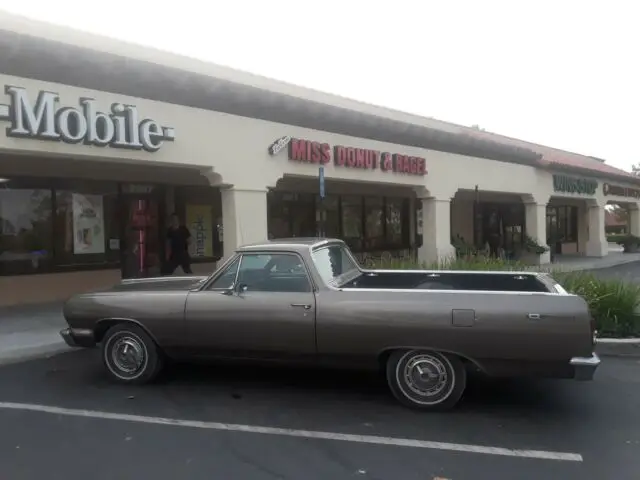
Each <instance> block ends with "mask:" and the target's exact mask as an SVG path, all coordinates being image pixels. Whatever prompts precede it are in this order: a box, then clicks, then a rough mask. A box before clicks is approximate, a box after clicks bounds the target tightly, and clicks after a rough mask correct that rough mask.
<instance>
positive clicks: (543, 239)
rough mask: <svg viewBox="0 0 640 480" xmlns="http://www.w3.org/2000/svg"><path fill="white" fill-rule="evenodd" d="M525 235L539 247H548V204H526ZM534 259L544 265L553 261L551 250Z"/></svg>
mask: <svg viewBox="0 0 640 480" xmlns="http://www.w3.org/2000/svg"><path fill="white" fill-rule="evenodd" d="M524 215H525V233H526V234H527V236H528V237H530V238H531V239H532V240H534V241H535V242H536V243H537V244H538V245H541V246H546V247H547V248H549V246H548V245H547V204H546V203H539V202H531V203H525V205H524ZM537 257H538V258H536V259H534V261H535V263H538V264H540V265H544V264H546V263H549V262H550V261H551V253H550V250H547V251H546V252H545V253H543V254H542V255H538V256H537Z"/></svg>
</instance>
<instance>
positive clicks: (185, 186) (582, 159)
mask: <svg viewBox="0 0 640 480" xmlns="http://www.w3.org/2000/svg"><path fill="white" fill-rule="evenodd" d="M0 65H2V72H0V83H1V84H2V93H0V122H1V123H3V124H4V125H3V128H2V132H1V134H0V305H5V306H6V305H12V304H20V303H26V302H41V301H55V300H59V299H62V298H65V297H66V296H68V295H69V294H71V293H74V292H78V291H82V290H87V289H92V288H96V287H102V286H106V285H109V284H112V283H114V282H116V281H118V280H119V279H120V278H121V277H135V276H145V275H156V274H158V273H159V268H160V263H161V262H162V258H163V256H164V253H163V248H164V240H163V238H164V232H165V228H166V222H167V217H168V215H169V214H170V213H171V212H173V211H176V212H177V213H178V214H179V215H180V216H181V217H182V218H183V219H184V221H185V222H186V223H187V225H188V226H189V228H190V229H191V231H192V233H193V235H194V238H195V242H194V243H193V245H192V249H193V251H192V255H193V257H194V261H195V262H196V263H195V268H194V270H195V271H196V272H208V271H210V270H211V269H212V268H213V264H214V263H215V262H216V261H217V260H218V259H220V258H221V257H224V256H225V255H228V254H229V253H230V252H232V251H233V249H234V248H235V247H236V246H238V245H239V244H243V243H249V242H254V241H261V240H264V239H265V238H268V237H270V238H278V237H290V236H315V235H318V234H320V233H324V234H325V235H327V236H336V237H340V238H343V239H345V240H346V241H347V242H348V243H349V245H350V246H351V247H352V249H353V250H354V252H357V253H358V255H360V256H380V255H382V256H409V255H417V256H418V257H419V258H420V259H421V260H424V261H429V262H431V261H434V260H437V259H440V258H444V257H448V256H451V255H452V254H454V253H455V249H454V246H453V245H454V244H468V245H476V246H480V247H484V246H487V245H489V248H491V249H494V250H499V251H500V252H503V253H504V254H505V255H509V256H513V257H519V256H520V255H522V254H523V252H524V253H526V252H527V242H528V239H529V240H530V242H533V243H534V244H538V245H549V246H550V250H551V252H552V253H555V254H565V255H571V254H573V255H587V256H594V257H601V256H604V255H607V252H608V248H607V242H606V239H605V234H604V218H605V211H604V207H605V205H606V204H607V203H608V202H609V203H617V204H622V205H628V206H629V207H630V208H631V222H630V224H631V227H630V228H631V233H633V234H636V235H640V213H639V210H638V209H637V205H638V201H639V200H638V199H639V198H640V182H639V181H638V180H637V179H636V178H634V177H633V176H631V175H630V174H628V173H626V172H623V171H621V170H618V169H616V168H613V167H610V166H608V165H606V164H605V163H604V161H602V160H600V159H596V158H592V157H586V156H581V155H576V154H573V153H569V152H564V151H560V150H556V149H553V148H548V147H543V146H540V145H534V144H530V143H526V142H522V141H517V140H514V139H510V138H506V137H502V136H499V135H495V134H490V133H487V132H483V131H479V130H477V129H472V128H467V127H462V126H459V125H453V124H449V123H445V122H440V121H437V120H433V119H427V118H421V117H418V116H414V115H410V114H406V113H402V112H397V111H393V110H389V109H385V108H381V107H376V106H372V105H368V104H363V103H359V102H356V101H352V100H349V99H345V98H341V97H337V96H332V95H328V94H324V93H320V92H317V91H313V90H308V89H304V88H301V87H296V86H292V85H289V84H285V83H281V82H276V81H273V80H270V79H267V78H263V77H259V76H254V75H250V74H247V73H243V72H238V71H235V70H231V69H227V68H222V67H219V66H216V65H212V64H208V63H204V62H200V61H197V60H193V59H189V58H184V57H180V56H176V55H172V54H169V53H165V52H160V51H156V50H153V49H148V48H143V47H138V46H135V45H130V44H127V43H123V42H119V41H115V40H112V39H107V38H102V37H98V36H93V35H89V34H86V33H80V32H77V31H74V30H70V29H66V28H62V27H54V26H51V25H48V24H43V23H40V22H35V21H31V20H26V19H24V18H21V17H16V16H12V15H8V14H4V13H3V14H0ZM321 167H322V170H323V176H324V182H323V183H322V187H321V186H320V185H321V182H320V181H319V176H320V170H321ZM321 190H323V192H322V193H324V196H323V197H322V196H321ZM549 253H550V252H547V253H545V254H542V255H539V256H538V258H537V260H538V261H539V262H541V263H545V262H548V261H549Z"/></svg>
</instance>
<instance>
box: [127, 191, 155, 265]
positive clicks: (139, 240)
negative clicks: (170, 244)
mask: <svg viewBox="0 0 640 480" xmlns="http://www.w3.org/2000/svg"><path fill="white" fill-rule="evenodd" d="M160 214H161V212H160V207H159V202H158V200H157V198H156V197H155V196H154V195H135V194H127V195H124V196H123V218H124V219H125V221H124V222H123V223H124V232H123V235H122V238H123V239H124V245H123V248H122V249H121V252H122V259H121V261H122V277H123V278H144V277H155V276H159V275H160V274H161V270H162V265H163V263H164V242H163V241H162V235H161V233H162V230H161V226H162V224H163V222H161V216H160Z"/></svg>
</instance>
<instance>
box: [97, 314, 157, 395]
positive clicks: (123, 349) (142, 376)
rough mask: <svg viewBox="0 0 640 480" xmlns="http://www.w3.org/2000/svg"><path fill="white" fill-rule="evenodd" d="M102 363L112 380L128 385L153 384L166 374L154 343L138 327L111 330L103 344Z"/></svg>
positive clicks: (121, 325) (112, 328) (131, 325)
mask: <svg viewBox="0 0 640 480" xmlns="http://www.w3.org/2000/svg"><path fill="white" fill-rule="evenodd" d="M102 362H103V363H104V366H105V368H106V370H107V372H108V373H109V376H110V377H111V378H112V379H113V380H115V381H117V382H119V383H127V384H136V385H138V384H143V383H148V382H151V381H153V380H154V379H155V378H156V377H157V376H158V374H159V373H160V372H161V371H162V368H163V366H164V359H163V356H162V352H161V351H160V349H159V348H158V346H157V345H156V343H155V342H154V341H153V339H152V338H151V337H150V336H149V335H148V334H147V332H145V331H144V330H143V329H142V328H140V327H139V326H137V325H135V324H128V323H119V324H117V325H114V326H113V327H111V328H110V329H109V330H108V331H107V333H106V334H105V336H104V339H103V341H102Z"/></svg>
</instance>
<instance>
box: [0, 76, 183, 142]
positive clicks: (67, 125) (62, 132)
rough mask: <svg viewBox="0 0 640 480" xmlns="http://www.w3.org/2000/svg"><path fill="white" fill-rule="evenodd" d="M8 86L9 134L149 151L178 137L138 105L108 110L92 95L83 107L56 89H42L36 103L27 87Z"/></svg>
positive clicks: (2, 110)
mask: <svg viewBox="0 0 640 480" xmlns="http://www.w3.org/2000/svg"><path fill="white" fill-rule="evenodd" d="M4 90H5V93H6V94H7V95H9V98H10V100H11V101H10V103H9V104H8V105H0V120H8V121H9V122H10V125H9V126H8V127H7V129H6V133H7V136H9V137H18V138H33V139H38V140H53V141H60V142H65V143H70V144H78V143H83V144H85V145H94V146H96V147H106V146H109V147H112V148H125V149H129V150H145V151H147V152H157V151H158V150H160V148H161V147H162V145H163V144H164V142H165V141H173V140H174V138H175V130H174V129H173V128H171V127H163V126H161V125H160V124H159V123H158V122H156V121H155V120H152V119H149V118H144V119H140V116H139V114H138V109H137V108H136V106H135V105H127V104H123V103H112V104H111V110H110V112H109V113H105V112H101V111H99V110H98V107H97V105H96V101H95V100H94V99H92V98H80V100H79V102H78V103H79V107H63V106H60V105H59V101H60V96H59V95H58V94H57V93H54V92H47V91H40V92H39V93H38V97H37V98H36V101H35V104H34V103H33V102H32V101H31V99H30V98H29V95H28V93H27V90H26V89H25V88H22V87H16V86H12V85H7V86H5V89H4Z"/></svg>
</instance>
